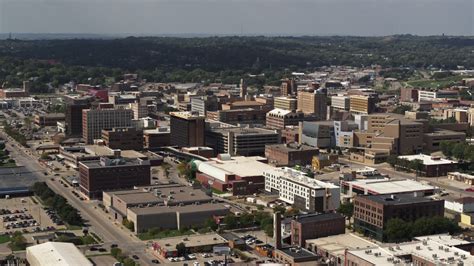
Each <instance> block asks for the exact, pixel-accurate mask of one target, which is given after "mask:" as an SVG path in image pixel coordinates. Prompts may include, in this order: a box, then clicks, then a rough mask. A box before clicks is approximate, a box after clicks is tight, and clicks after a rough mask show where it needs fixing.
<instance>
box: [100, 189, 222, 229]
mask: <svg viewBox="0 0 474 266" xmlns="http://www.w3.org/2000/svg"><path fill="white" fill-rule="evenodd" d="M103 204H104V206H105V208H106V210H107V211H109V212H110V213H111V214H112V215H113V216H114V218H115V219H116V220H117V221H119V222H121V221H122V220H123V219H124V218H126V219H127V220H128V221H131V222H133V223H134V226H135V230H134V232H136V233H141V232H144V231H146V230H148V229H150V228H162V229H182V228H189V227H194V226H200V225H203V224H204V222H206V221H207V220H208V219H209V218H212V217H214V216H221V215H226V214H227V213H228V212H229V209H228V208H227V207H226V206H224V205H223V204H220V203H217V202H216V201H215V200H213V199H212V198H211V197H210V196H208V195H207V194H206V193H205V192H204V191H202V190H200V189H194V188H192V187H186V186H181V185H176V184H170V185H159V186H144V187H138V188H137V189H131V190H121V191H110V192H104V193H103Z"/></svg>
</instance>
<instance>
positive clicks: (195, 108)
mask: <svg viewBox="0 0 474 266" xmlns="http://www.w3.org/2000/svg"><path fill="white" fill-rule="evenodd" d="M217 110H219V103H218V100H217V97H215V96H201V97H193V98H192V99H191V112H197V113H198V114H199V115H200V116H206V115H207V112H209V111H211V112H215V111H217Z"/></svg>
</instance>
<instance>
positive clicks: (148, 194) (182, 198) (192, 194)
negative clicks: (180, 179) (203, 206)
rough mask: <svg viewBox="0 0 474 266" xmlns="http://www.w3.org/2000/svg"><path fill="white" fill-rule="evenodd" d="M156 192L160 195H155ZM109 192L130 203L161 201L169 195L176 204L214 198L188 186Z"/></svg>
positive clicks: (149, 187) (150, 187) (152, 187)
mask: <svg viewBox="0 0 474 266" xmlns="http://www.w3.org/2000/svg"><path fill="white" fill-rule="evenodd" d="M155 193H157V195H158V196H155ZM108 194H109V195H113V197H117V198H119V199H120V200H122V201H123V202H124V203H125V204H129V205H137V204H148V203H161V202H164V201H165V200H168V196H171V197H172V202H174V203H175V204H179V203H184V202H196V201H198V202H204V201H211V200H212V198H211V197H209V196H208V195H206V193H205V192H204V191H202V190H200V189H194V188H192V187H186V186H146V187H140V188H139V189H134V190H125V191H115V192H108Z"/></svg>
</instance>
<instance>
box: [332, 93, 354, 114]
mask: <svg viewBox="0 0 474 266" xmlns="http://www.w3.org/2000/svg"><path fill="white" fill-rule="evenodd" d="M331 106H332V108H334V109H339V110H346V111H348V110H349V108H350V98H349V96H339V95H338V96H332V97H331Z"/></svg>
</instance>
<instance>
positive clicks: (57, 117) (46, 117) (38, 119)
mask: <svg viewBox="0 0 474 266" xmlns="http://www.w3.org/2000/svg"><path fill="white" fill-rule="evenodd" d="M65 118H66V116H65V115H64V114H63V113H49V114H37V115H35V117H34V123H35V125H37V126H40V127H44V126H49V127H51V126H56V125H57V123H58V122H61V121H64V119H65Z"/></svg>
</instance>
